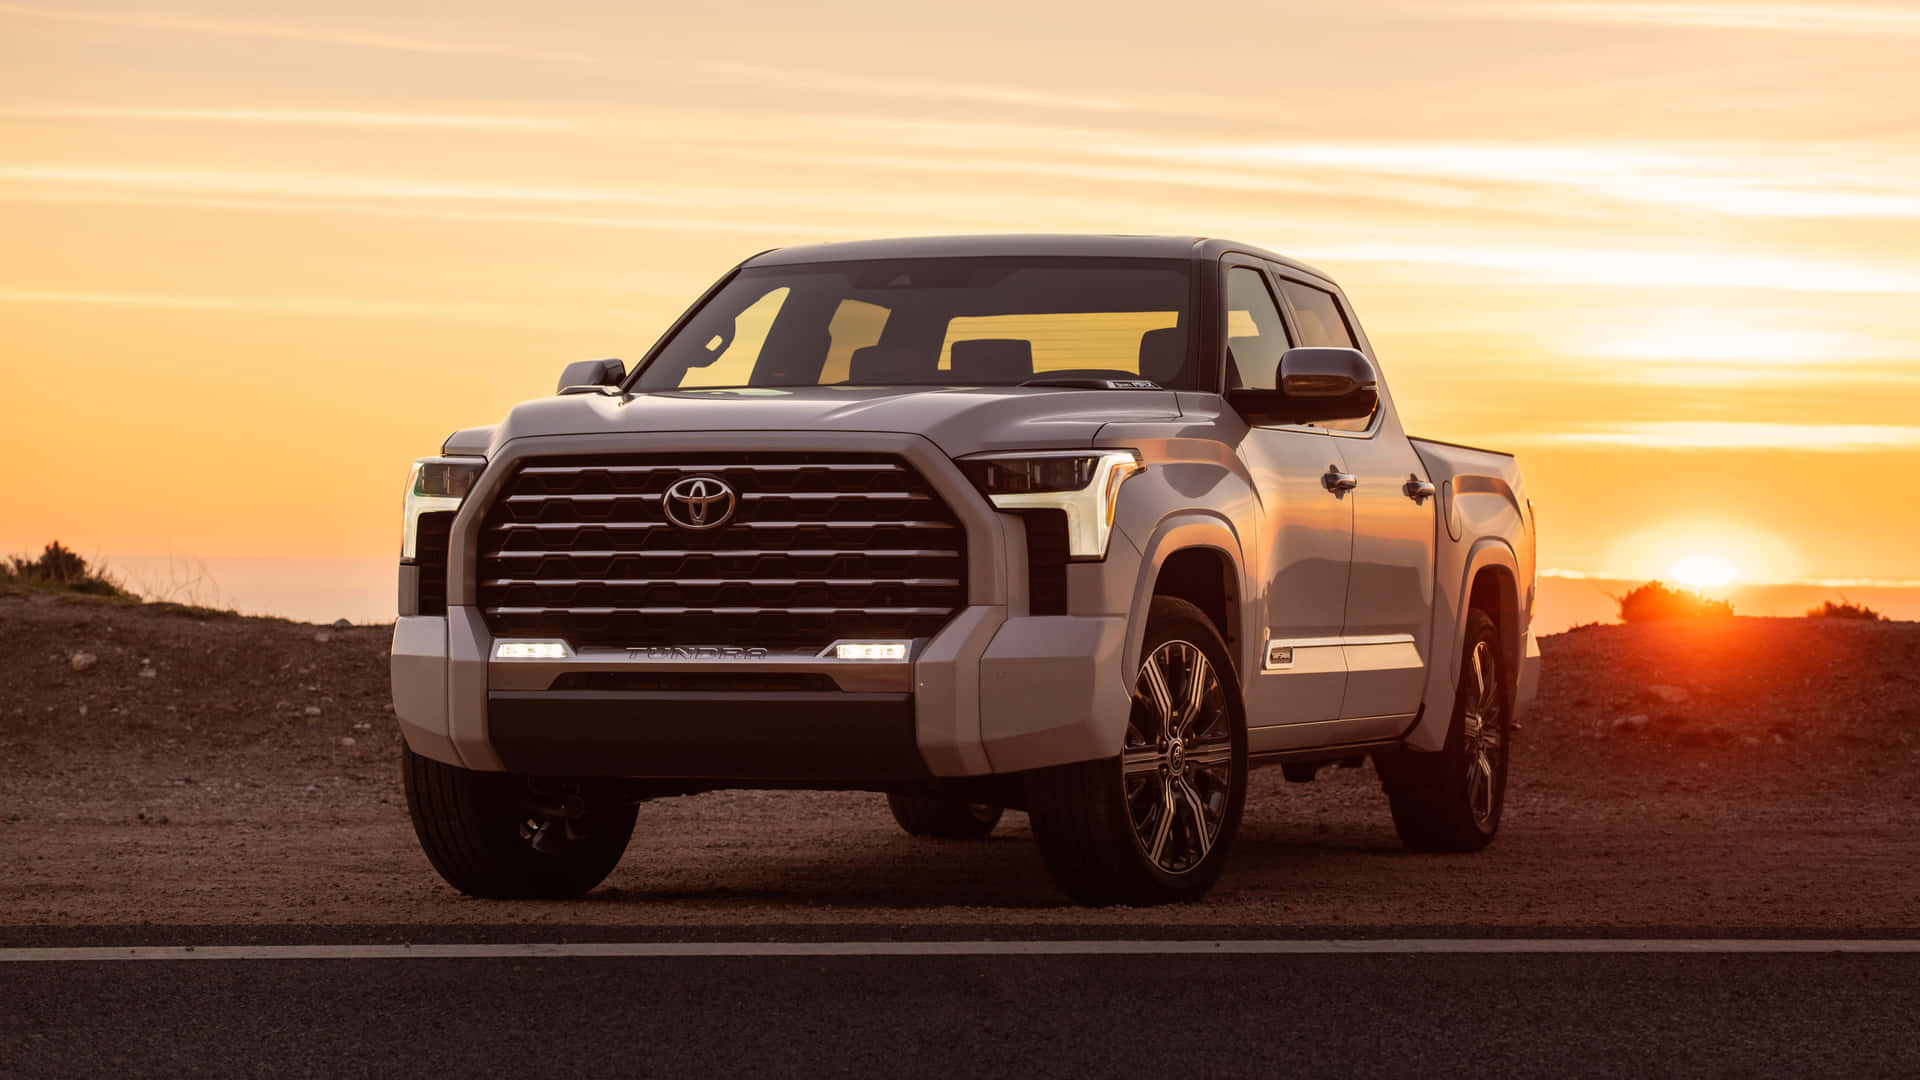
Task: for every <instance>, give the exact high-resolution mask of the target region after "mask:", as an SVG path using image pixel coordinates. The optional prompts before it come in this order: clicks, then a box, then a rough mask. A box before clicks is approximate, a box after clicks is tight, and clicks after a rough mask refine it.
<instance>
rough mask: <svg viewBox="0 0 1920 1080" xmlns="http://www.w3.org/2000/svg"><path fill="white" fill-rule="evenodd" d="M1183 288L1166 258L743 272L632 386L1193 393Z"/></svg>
mask: <svg viewBox="0 0 1920 1080" xmlns="http://www.w3.org/2000/svg"><path fill="white" fill-rule="evenodd" d="M1188 280H1189V275H1188V270H1187V264H1186V263H1185V262H1182V261H1180V260H1175V259H1110V258H1055V259H1041V258H1030V259H1023V258H978V259H975V258H949V259H886V260H875V261H869V262H839V263H815V264H803V265H796V266H767V267H749V268H747V269H745V270H742V271H740V273H739V274H737V275H735V277H734V278H733V279H732V280H731V281H729V282H727V284H726V285H725V287H723V288H722V289H721V290H720V291H719V292H718V293H716V294H715V295H714V296H713V297H712V298H711V299H709V300H708V301H707V302H706V304H705V305H703V306H702V307H701V308H700V310H699V311H698V312H696V313H695V315H694V317H693V318H692V319H691V320H690V321H689V322H688V323H687V325H685V326H684V327H682V328H681V329H680V331H679V332H678V333H676V334H675V335H673V337H672V338H671V339H669V340H668V341H667V342H666V343H665V344H664V346H663V347H662V348H661V349H660V351H659V352H658V353H657V354H656V355H655V356H654V358H653V361H652V362H651V363H650V364H648V365H647V366H646V368H645V369H644V370H642V372H641V374H640V376H639V378H638V380H637V381H636V382H635V383H634V389H636V390H642V391H645V390H690V389H701V388H719V387H797V386H893V385H935V386H1011V385H1017V384H1019V383H1023V382H1028V381H1030V380H1033V379H1036V378H1052V379H1063V378H1077V377H1084V378H1087V379H1096V380H1097V379H1147V380H1151V381H1153V382H1154V383H1157V384H1159V385H1161V386H1165V387H1169V388H1181V389H1191V388H1193V374H1192V372H1191V370H1190V369H1191V368H1192V366H1193V365H1190V364H1188V363H1187V326H1188V321H1187V308H1188V296H1187V292H1188ZM1094 385H1097V384H1094Z"/></svg>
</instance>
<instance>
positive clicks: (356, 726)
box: [353, 720, 373, 731]
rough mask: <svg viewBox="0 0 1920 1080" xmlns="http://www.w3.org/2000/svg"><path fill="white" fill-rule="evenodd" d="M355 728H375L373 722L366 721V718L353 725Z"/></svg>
mask: <svg viewBox="0 0 1920 1080" xmlns="http://www.w3.org/2000/svg"><path fill="white" fill-rule="evenodd" d="M353 730H355V731H372V730H373V725H372V724H369V723H367V722H366V721H365V720H362V721H360V722H359V723H357V724H355V725H353Z"/></svg>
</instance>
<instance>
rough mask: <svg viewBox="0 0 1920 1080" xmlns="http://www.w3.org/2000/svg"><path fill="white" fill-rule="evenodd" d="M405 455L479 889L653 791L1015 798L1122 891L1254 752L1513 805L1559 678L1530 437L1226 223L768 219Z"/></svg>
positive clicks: (397, 660)
mask: <svg viewBox="0 0 1920 1080" xmlns="http://www.w3.org/2000/svg"><path fill="white" fill-rule="evenodd" d="M558 390H559V392H558V393H557V394H556V395H554V396H553V397H549V398H544V399H540V400H536V401H530V402H526V403H524V404H522V405H520V406H518V407H516V408H515V409H513V411H512V412H510V413H509V414H508V415H507V417H506V419H505V420H503V421H501V422H500V423H499V424H497V425H494V426H492V427H483V428H473V429H469V430H465V431H460V432H456V433H455V434H454V435H453V436H451V437H450V438H448V439H447V441H446V443H445V445H444V446H443V447H442V448H441V452H440V455H439V456H436V457H429V458H423V459H421V460H420V461H418V462H416V463H415V465H414V467H413V475H412V478H411V481H410V483H409V484H408V488H407V495H406V517H405V535H404V539H403V544H402V555H401V566H400V617H399V621H398V623H397V624H396V626H395V629H394V638H393V698H394V711H395V713H396V714H397V716H398V718H399V723H400V727H401V730H402V732H403V733H404V735H405V738H406V743H407V750H406V765H405V776H406V792H407V801H408V806H409V807H410V809H411V811H412V815H413V821H414V825H415V827H416V830H417V832H418V834H419V838H420V843H421V845H422V847H423V848H424V849H425V851H426V854H427V857H428V859H429V860H430V861H431V862H432V863H433V865H434V867H435V868H436V869H437V870H438V871H439V872H440V873H441V875H442V876H443V877H445V878H446V880H447V881H448V882H450V883H451V884H452V885H453V886H455V887H456V888H458V889H460V890H462V891H464V892H467V893H470V894H473V895H475V896H485V897H527V896H571V895H578V894H581V893H584V892H586V891H587V890H589V889H592V888H593V887H594V886H595V885H597V884H598V883H599V882H600V881H602V880H603V879H604V878H605V877H606V876H607V874H608V873H610V872H611V871H612V869H613V867H614V865H615V864H616V863H617V862H618V861H619V859H620V856H621V854H622V853H623V852H624V850H625V849H626V846H627V843H628V841H629V839H630V837H631V835H632V832H633V829H634V822H635V817H636V812H637V804H638V803H640V802H642V801H644V800H646V799H649V798H655V797H661V796H669V795H682V794H693V793H698V792H702V791H708V790H713V789H718V788H738V787H804V788H833V789H854V790H870V791H876V792H884V793H885V795H886V797H887V800H888V802H889V804H890V805H891V807H892V811H893V815H894V817H895V818H896V819H897V820H898V821H899V823H900V825H901V826H902V827H903V828H904V829H906V830H907V831H908V832H909V833H912V834H914V835H917V836H932V837H947V838H963V837H978V836H984V835H986V834H987V833H988V832H989V831H991V830H992V829H993V827H994V825H995V824H996V822H997V821H998V819H999V818H1000V816H1001V813H1002V811H1003V809H1005V808H1013V809H1017V810H1023V811H1025V812H1026V814H1027V815H1028V817H1029V819H1030V822H1031V825H1032V829H1033V835H1034V839H1035V840H1036V841H1037V842H1038V844H1039V846H1040V851H1041V854H1042V856H1043V858H1044V861H1045V863H1046V865H1047V868H1048V869H1049V871H1050V872H1051V873H1052V875H1053V876H1054V878H1055V880H1056V881H1057V882H1058V883H1059V885H1060V886H1061V887H1062V888H1063V889H1064V890H1065V891H1066V892H1067V893H1068V894H1069V895H1071V896H1072V897H1074V898H1075V899H1077V900H1079V901H1081V902H1084V903H1089V904H1109V903H1126V904H1151V903H1158V902H1164V901H1170V900H1184V899H1190V898H1193V897H1197V896H1199V895H1201V894H1202V893H1203V892H1205V890H1206V889H1207V888H1208V887H1209V886H1210V885H1211V884H1212V883H1213V881H1214V880H1215V879H1216V878H1217V877H1218V876H1219V874H1220V872H1221V869H1222V867H1223V866H1224V864H1225V862H1226V859H1227V855H1228V850H1229V848H1230V847H1231V846H1232V842H1233V838H1234V833H1235V830H1236V828H1237V826H1238V824H1239V821H1240V816H1241V809H1242V804H1243V801H1244V799H1245V797H1246V792H1247V775H1248V770H1250V769H1252V768H1255V767H1258V766H1262V765H1269V764H1277V765H1279V766H1280V767H1281V768H1282V769H1283V770H1284V771H1285V774H1286V778H1287V779H1289V780H1295V781H1305V780H1311V779H1313V777H1314V775H1315V772H1316V770H1318V769H1320V768H1322V767H1324V766H1328V765H1333V764H1341V765H1358V764H1361V763H1363V762H1364V761H1365V760H1366V759H1367V758H1369V757H1371V758H1372V759H1373V761H1374V764H1375V767H1376V769H1377V771H1378V773H1379V775H1380V778H1381V781H1382V786H1383V787H1384V789H1385V793H1386V797H1387V798H1386V801H1387V803H1388V805H1389V806H1390V807H1391V810H1392V815H1393V821H1394V825H1395V826H1396V828H1397V829H1398V830H1399V834H1400V836H1401V838H1402V839H1403V840H1404V842H1405V843H1406V844H1407V845H1408V846H1409V847H1411V848H1413V849H1415V850H1418V851H1455V852H1457V851H1472V850H1476V849H1478V848H1480V847H1482V846H1484V845H1485V844H1486V843H1487V842H1488V841H1489V840H1490V839H1491V838H1492V837H1493V834H1494V831H1495V829H1496V828H1497V827H1498V825H1499V822H1500V813H1501V804H1502V801H1503V796H1504V791H1505V787H1506V777H1507V761H1508V747H1509V740H1510V736H1511V733H1512V732H1513V730H1514V728H1515V727H1516V722H1517V720H1518V719H1519V717H1520V715H1521V713H1522V710H1523V709H1524V708H1525V707H1526V705H1527V703H1528V702H1529V701H1530V700H1531V699H1532V697H1533V691H1534V686H1535V684H1536V681H1537V678H1538V669H1539V650H1538V648H1537V646H1536V645H1535V642H1534V636H1533V632H1532V630H1531V622H1532V614H1533V603H1534V588H1535V563H1534V521H1533V509H1532V505H1531V503H1530V502H1529V501H1528V499H1527V497H1526V491H1525V488H1524V486H1523V485H1522V483H1521V479H1520V470H1519V467H1518V466H1517V465H1516V463H1515V462H1514V460H1513V458H1512V457H1510V456H1508V455H1506V454H1500V453H1494V452H1491V451H1486V450H1475V449H1470V448H1466V447H1460V446H1453V445H1449V444H1445V443H1437V442H1430V441H1426V440H1422V439H1413V438H1409V437H1408V436H1407V435H1406V433H1405V432H1404V431H1403V430H1402V429H1401V426H1400V418H1399V415H1398V414H1397V413H1396V412H1395V409H1394V404H1393V398H1392V396H1391V395H1390V394H1388V392H1387V387H1386V384H1385V382H1384V380H1383V378H1382V375H1381V372H1380V366H1379V362H1378V360H1377V359H1376V358H1375V357H1374V354H1373V349H1372V347H1371V346H1370V345H1369V344H1368V342H1367V338H1366V335H1365V333H1364V332H1363V331H1362V330H1361V329H1360V323H1359V321H1358V320H1356V319H1355V318H1354V315H1353V310H1352V308H1351V307H1350V306H1349V304H1348V303H1347V300H1346V298H1345V296H1344V295H1343V294H1342V293H1341V291H1340V289H1339V287H1338V286H1336V285H1335V284H1334V283H1333V282H1332V281H1331V280H1329V279H1328V278H1327V277H1326V276H1325V275H1323V274H1320V273H1318V272H1316V271H1314V270H1312V269H1309V268H1308V267H1305V266H1302V265H1301V264H1299V263H1296V262H1293V261H1291V260H1289V259H1285V258H1282V257H1280V256H1278V255H1274V254H1271V253H1269V252H1265V251H1262V250H1260V249H1258V248H1254V247H1250V246H1247V245H1245V244H1236V243H1231V242H1228V241H1224V240H1217V239H1195V238H1192V237H1105V236H1084V237H1082V236H1001V237H985V236H978V237H959V238H944V239H913V240H884V241H874V242H865V243H851V244H830V245H823V246H814V247H798V248H787V249H782V250H778V251H772V252H767V253H765V254H761V255H757V256H755V257H753V258H751V259H748V260H747V261H746V262H744V263H742V264H740V265H739V266H738V267H736V268H734V270H732V271H731V272H730V273H728V274H727V275H726V276H725V277H724V278H722V279H721V280H720V281H719V282H718V283H717V284H715V285H714V286H713V287H712V288H710V289H709V290H707V293H706V295H704V296H702V297H701V298H700V300H699V301H698V302H697V303H695V304H694V305H693V307H692V308H691V309H690V310H689V311H688V312H687V313H686V314H685V315H683V316H681V318H680V319H679V321H678V322H676V323H675V324H674V325H673V326H672V328H671V329H669V330H668V331H667V333H666V334H665V336H663V337H662V338H661V339H660V340H659V342H658V343H657V344H655V345H654V346H653V348H652V349H650V350H649V351H648V352H647V354H646V355H645V356H644V357H642V358H641V359H640V361H639V362H638V363H637V364H636V365H635V367H634V370H633V371H632V372H631V373H629V372H627V371H626V369H625V366H624V365H623V364H622V363H620V362H619V361H613V360H607V361H586V362H583V363H577V364H573V365H571V366H569V367H568V368H567V369H566V372H565V374H564V375H563V376H562V378H561V379H560V385H559V388H558Z"/></svg>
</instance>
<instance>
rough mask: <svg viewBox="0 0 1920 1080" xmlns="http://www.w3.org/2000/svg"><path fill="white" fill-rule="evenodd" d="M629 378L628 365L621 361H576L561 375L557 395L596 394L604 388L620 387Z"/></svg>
mask: <svg viewBox="0 0 1920 1080" xmlns="http://www.w3.org/2000/svg"><path fill="white" fill-rule="evenodd" d="M626 378H627V365H626V364H625V363H624V362H622V361H619V360H575V361H574V362H573V363H571V364H568V365H567V367H566V370H565V371H562V372H561V373H560V385H559V386H557V387H555V388H554V393H556V394H596V393H599V392H600V388H601V387H603V386H619V385H620V384H621V383H622V382H625V381H626Z"/></svg>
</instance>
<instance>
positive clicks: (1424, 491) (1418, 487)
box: [1400, 473, 1434, 506]
mask: <svg viewBox="0 0 1920 1080" xmlns="http://www.w3.org/2000/svg"><path fill="white" fill-rule="evenodd" d="M1400 490H1401V491H1403V492H1405V493H1406V495H1407V498H1409V499H1412V500H1413V503H1414V505H1415V506H1419V505H1421V504H1423V503H1425V502H1426V501H1427V500H1428V499H1431V498H1433V492H1434V487H1433V481H1431V480H1422V479H1420V478H1419V477H1418V476H1415V475H1413V474H1411V473H1409V474H1408V475H1407V482H1406V483H1404V484H1402V485H1400Z"/></svg>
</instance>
